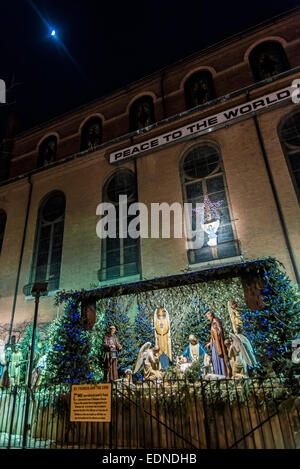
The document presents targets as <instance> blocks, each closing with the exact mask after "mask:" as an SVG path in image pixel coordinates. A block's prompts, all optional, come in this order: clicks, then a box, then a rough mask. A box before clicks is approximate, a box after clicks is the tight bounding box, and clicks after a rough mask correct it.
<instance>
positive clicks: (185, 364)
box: [176, 355, 192, 375]
mask: <svg viewBox="0 0 300 469" xmlns="http://www.w3.org/2000/svg"><path fill="white" fill-rule="evenodd" d="M191 365H192V363H191V362H189V361H188V358H187V357H183V356H182V355H180V356H179V357H177V360H176V367H177V370H178V372H179V373H180V374H181V375H182V374H183V373H185V372H186V370H187V369H188V368H189V367H190V366H191Z"/></svg>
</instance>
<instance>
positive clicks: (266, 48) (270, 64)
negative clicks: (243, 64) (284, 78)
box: [249, 41, 290, 81]
mask: <svg viewBox="0 0 300 469" xmlns="http://www.w3.org/2000/svg"><path fill="white" fill-rule="evenodd" d="M249 63H250V66H251V69H252V73H253V76H254V79H255V81H262V80H266V79H267V78H271V77H273V76H274V75H278V74H279V73H282V72H285V71H286V70H288V69H289V68H290V66H289V63H288V60H287V57H286V54H285V51H284V48H283V47H282V45H281V44H280V42H276V41H266V42H263V43H261V44H259V45H258V46H256V47H255V48H254V49H253V50H252V51H251V53H250V55H249Z"/></svg>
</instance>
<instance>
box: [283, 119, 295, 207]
mask: <svg viewBox="0 0 300 469" xmlns="http://www.w3.org/2000/svg"><path fill="white" fill-rule="evenodd" d="M279 138H280V141H281V145H282V148H283V152H284V154H285V157H286V161H287V165H288V168H289V170H290V174H291V178H292V181H293V184H294V187H295V191H296V194H297V197H298V200H299V203H300V112H297V113H295V114H293V115H292V116H290V117H288V118H287V119H286V120H285V121H284V122H283V124H282V125H281V126H280V128H279Z"/></svg>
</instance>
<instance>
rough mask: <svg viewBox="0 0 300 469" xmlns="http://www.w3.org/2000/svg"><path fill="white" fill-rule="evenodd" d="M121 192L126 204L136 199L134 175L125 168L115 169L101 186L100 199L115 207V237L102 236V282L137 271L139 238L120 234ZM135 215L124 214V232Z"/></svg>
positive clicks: (100, 276) (136, 272)
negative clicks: (125, 219)
mask: <svg viewBox="0 0 300 469" xmlns="http://www.w3.org/2000/svg"><path fill="white" fill-rule="evenodd" d="M121 195H126V196H127V203H128V206H129V205H130V204H131V203H135V202H137V188H136V180H135V175H134V174H133V173H132V172H131V171H129V170H125V169H123V170H121V171H118V172H116V173H115V174H114V175H113V176H112V177H111V178H110V179H109V180H108V182H107V183H106V184H105V186H104V188H103V201H104V202H110V203H112V204H113V205H114V207H115V210H116V237H115V238H113V237H107V238H105V239H102V244H101V246H102V249H101V269H100V272H99V274H100V275H99V279H100V280H101V281H105V280H111V279H116V278H120V277H127V276H131V275H136V274H138V273H139V242H140V241H139V238H136V239H133V238H131V237H130V236H127V237H124V238H123V237H120V224H121V223H120V206H119V196H121ZM121 216H122V213H121ZM134 218H135V216H128V217H127V222H124V223H126V224H127V226H124V228H123V232H124V231H125V232H127V227H128V225H129V223H130V221H131V220H132V219H134ZM121 221H122V219H121ZM123 221H124V219H123Z"/></svg>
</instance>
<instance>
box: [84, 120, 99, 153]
mask: <svg viewBox="0 0 300 469" xmlns="http://www.w3.org/2000/svg"><path fill="white" fill-rule="evenodd" d="M101 143H102V121H101V119H100V118H99V117H92V118H91V119H89V120H88V121H87V122H86V123H85V124H84V126H83V127H82V131H81V143H80V151H84V150H94V149H95V148H96V146H97V145H101Z"/></svg>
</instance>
